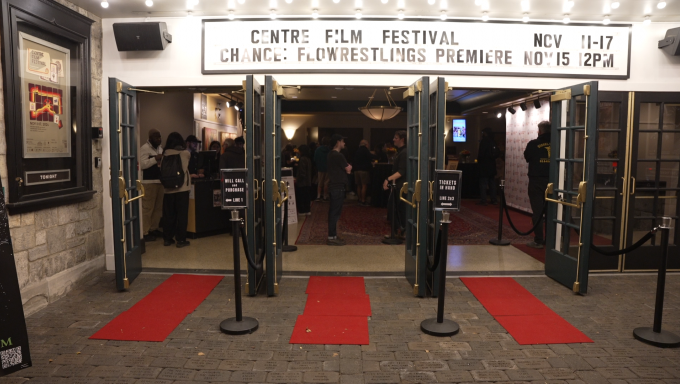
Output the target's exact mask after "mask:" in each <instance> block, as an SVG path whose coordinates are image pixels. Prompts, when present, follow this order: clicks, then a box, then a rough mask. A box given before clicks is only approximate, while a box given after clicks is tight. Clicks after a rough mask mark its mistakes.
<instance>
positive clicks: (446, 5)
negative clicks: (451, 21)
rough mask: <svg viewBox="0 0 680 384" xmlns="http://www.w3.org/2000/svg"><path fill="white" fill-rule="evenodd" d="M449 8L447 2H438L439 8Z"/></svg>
mask: <svg viewBox="0 0 680 384" xmlns="http://www.w3.org/2000/svg"><path fill="white" fill-rule="evenodd" d="M448 7H449V2H448V1H447V0H442V1H440V2H439V8H441V9H446V8H448Z"/></svg>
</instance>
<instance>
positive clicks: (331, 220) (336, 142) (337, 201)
mask: <svg viewBox="0 0 680 384" xmlns="http://www.w3.org/2000/svg"><path fill="white" fill-rule="evenodd" d="M330 147H331V148H333V150H332V151H330V152H329V153H328V162H327V165H328V194H329V196H330V206H329V207H328V241H327V242H326V244H328V245H345V241H344V240H342V239H340V238H339V237H338V229H337V228H338V220H340V214H341V213H342V205H343V202H344V201H345V188H346V187H347V181H348V179H347V175H349V174H350V173H351V172H352V166H351V165H349V164H347V160H346V159H345V156H343V155H342V153H340V151H341V150H342V149H343V148H345V138H344V137H342V136H340V135H338V134H335V135H333V136H332V137H331V139H330Z"/></svg>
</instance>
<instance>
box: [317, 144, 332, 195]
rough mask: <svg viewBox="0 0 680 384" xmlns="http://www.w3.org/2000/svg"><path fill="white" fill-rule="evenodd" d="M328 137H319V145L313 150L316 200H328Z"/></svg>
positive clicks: (329, 150) (329, 149)
mask: <svg viewBox="0 0 680 384" xmlns="http://www.w3.org/2000/svg"><path fill="white" fill-rule="evenodd" d="M329 144H330V139H329V138H328V137H324V138H323V139H321V146H320V147H319V148H317V149H316V151H314V163H315V164H316V170H317V175H318V183H319V186H318V191H317V195H316V196H317V197H316V201H328V153H329V152H331V148H330V147H329V146H328V145H329Z"/></svg>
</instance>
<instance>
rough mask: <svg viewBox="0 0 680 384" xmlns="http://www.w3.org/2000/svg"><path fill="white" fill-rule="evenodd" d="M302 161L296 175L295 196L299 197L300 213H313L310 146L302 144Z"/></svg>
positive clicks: (303, 214) (305, 214) (304, 214)
mask: <svg viewBox="0 0 680 384" xmlns="http://www.w3.org/2000/svg"><path fill="white" fill-rule="evenodd" d="M299 149H300V163H299V164H298V172H297V176H296V177H295V196H296V197H297V207H298V214H299V215H302V216H308V215H311V214H312V212H311V199H312V192H311V191H310V188H311V187H312V159H311V155H310V151H309V146H307V145H306V144H303V145H301V146H300V148H299Z"/></svg>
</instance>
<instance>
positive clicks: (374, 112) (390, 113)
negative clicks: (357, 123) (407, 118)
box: [359, 89, 401, 121]
mask: <svg viewBox="0 0 680 384" xmlns="http://www.w3.org/2000/svg"><path fill="white" fill-rule="evenodd" d="M376 91H377V89H376V90H375V91H373V95H371V97H369V98H368V104H366V106H365V107H360V108H359V110H360V111H361V113H363V114H364V115H366V117H368V118H369V119H373V120H376V121H385V120H389V119H391V118H393V117H394V116H396V115H398V114H399V112H401V107H398V106H397V103H395V102H394V100H392V97H391V96H390V94H389V93H388V92H387V91H385V90H384V91H385V96H387V102H388V103H389V105H377V106H376V105H374V106H371V103H372V102H373V98H374V97H375V92H376Z"/></svg>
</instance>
